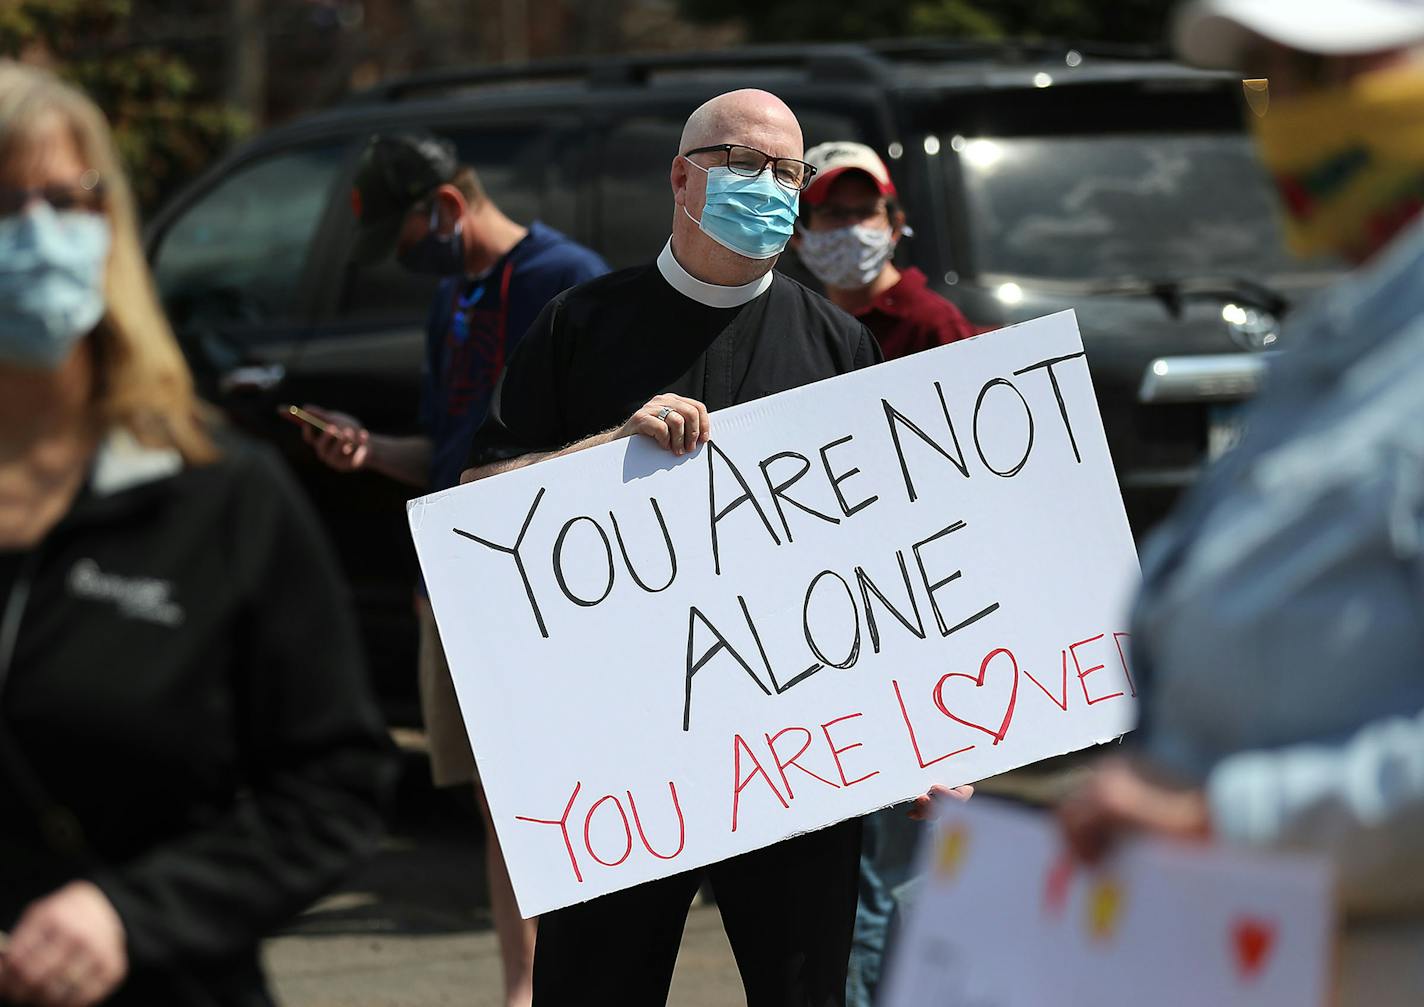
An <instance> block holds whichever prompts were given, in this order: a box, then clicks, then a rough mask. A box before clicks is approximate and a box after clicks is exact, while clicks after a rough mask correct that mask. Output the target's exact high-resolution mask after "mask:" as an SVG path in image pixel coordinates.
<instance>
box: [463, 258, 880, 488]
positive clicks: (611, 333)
mask: <svg viewBox="0 0 1424 1007" xmlns="http://www.w3.org/2000/svg"><path fill="white" fill-rule="evenodd" d="M881 359H882V357H881V354H880V347H879V346H878V345H877V344H876V342H875V337H874V336H872V335H871V334H870V331H869V330H868V329H867V328H866V327H865V326H864V325H862V324H861V323H860V322H858V321H856V320H855V319H854V318H852V317H851V316H850V315H848V314H846V313H845V312H844V311H842V310H841V309H839V308H837V307H836V306H835V305H833V304H831V302H830V301H828V300H826V299H825V298H824V297H821V296H819V295H818V294H815V293H812V292H811V291H809V290H807V289H806V288H805V287H803V286H802V285H801V284H799V283H797V282H796V281H795V280H792V279H790V278H789V277H786V276H783V275H781V274H780V273H776V272H770V273H767V274H766V275H765V276H763V277H761V278H760V279H759V280H757V281H755V282H753V283H750V284H747V285H745V286H743V287H718V286H714V285H712V284H707V283H703V282H702V281H700V280H697V279H695V278H693V277H692V276H690V275H688V274H687V273H686V271H685V270H683V269H682V267H681V266H680V265H679V264H678V262H677V260H676V259H675V258H674V257H673V254H672V246H671V243H669V244H668V245H667V246H666V247H665V248H664V249H663V252H662V254H661V255H660V256H659V257H658V260H657V262H655V263H650V264H649V265H646V266H638V267H634V268H632V269H623V270H619V271H618V272H615V273H609V274H608V275H606V276H601V277H599V278H597V279H594V280H590V281H588V282H586V283H582V284H580V285H578V286H576V287H573V288H571V289H569V290H566V291H564V292H563V293H562V294H559V295H558V296H557V297H555V298H554V299H553V300H552V301H550V302H549V304H548V305H547V306H546V307H545V308H544V310H543V311H542V312H541V313H540V314H539V316H538V318H536V319H535V320H534V324H533V325H532V326H531V327H530V329H529V331H528V332H527V333H526V334H525V335H524V338H523V339H522V340H521V341H520V343H519V346H518V349H517V350H516V351H515V352H514V354H513V356H511V357H510V360H509V364H508V367H507V369H506V371H505V374H504V377H503V379H502V381H501V383H500V387H499V389H498V390H497V392H496V394H495V401H494V403H493V405H492V406H491V412H490V419H489V420H488V421H487V422H486V423H485V425H484V427H483V428H482V429H481V431H480V433H479V435H478V436H477V437H476V438H475V443H474V447H473V450H472V452H471V456H470V463H471V465H479V464H484V463H487V462H488V461H490V460H492V459H494V458H497V457H501V456H508V455H511V454H518V453H524V452H528V451H548V450H553V449H557V448H561V447H564V446H566V445H568V444H571V443H573V442H575V441H578V440H582V439H583V438H585V437H589V436H591V435H593V434H597V433H602V432H603V431H605V430H610V429H612V428H614V427H617V426H620V425H621V424H622V423H623V422H624V421H626V420H627V419H628V417H629V416H631V415H633V413H635V412H637V411H638V410H639V409H640V408H642V407H643V405H645V404H646V403H647V401H648V400H649V399H651V398H653V397H654V396H655V395H658V394H661V393H665V392H670V393H673V394H676V395H681V396H684V397H687V398H691V399H697V400H698V401H700V402H702V403H703V404H704V405H706V406H707V408H708V409H709V410H717V409H723V408H726V407H727V406H732V405H737V404H738V403H742V402H749V401H751V400H753V399H758V398H761V397H763V396H766V395H773V394H775V393H777V392H781V391H786V390H787V389H790V388H796V387H799V386H801V385H805V384H809V383H810V382H812V381H819V380H821V379H823V378H829V377H834V376H835V375H837V374H844V373H846V372H848V371H852V370H855V369H857V368H860V367H868V366H870V365H871V364H875V363H879V362H880V360H881Z"/></svg>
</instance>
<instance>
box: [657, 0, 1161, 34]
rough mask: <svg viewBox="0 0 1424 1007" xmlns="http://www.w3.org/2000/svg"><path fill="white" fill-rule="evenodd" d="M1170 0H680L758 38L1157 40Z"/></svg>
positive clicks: (688, 11)
mask: <svg viewBox="0 0 1424 1007" xmlns="http://www.w3.org/2000/svg"><path fill="white" fill-rule="evenodd" d="M1172 5H1173V2H1172V0H837V2H836V3H826V2H825V0H775V2H773V3H768V2H766V0H681V6H682V11H683V13H684V14H685V15H686V16H687V17H689V18H691V19H693V20H698V21H724V20H728V19H731V18H737V19H740V20H742V21H743V22H745V24H746V25H747V29H748V33H749V36H750V38H751V40H752V41H754V42H793V41H813V40H814V41H830V40H839V41H860V40H866V39H877V38H890V37H895V36H918V37H923V36H925V35H938V36H942V37H948V38H962V39H995V38H1005V37H1013V38H1027V39H1033V38H1061V39H1065V40H1075V41H1088V40H1091V41H1097V42H1126V43H1143V44H1150V45H1156V44H1161V43H1162V42H1163V41H1164V40H1165V32H1166V23H1167V16H1168V14H1169V13H1170V10H1171V7H1172Z"/></svg>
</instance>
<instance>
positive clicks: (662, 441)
mask: <svg viewBox="0 0 1424 1007" xmlns="http://www.w3.org/2000/svg"><path fill="white" fill-rule="evenodd" d="M711 433H712V428H711V421H710V420H709V419H708V418H707V407H706V406H704V405H703V404H702V403H701V402H698V401H697V400H696V399H685V398H683V397H682V396H681V395H658V396H656V397H654V398H653V399H651V400H649V402H648V404H647V405H645V406H644V407H643V408H642V409H639V410H638V411H637V412H636V413H634V414H633V415H632V416H630V417H629V418H628V422H626V423H624V424H623V425H622V426H621V427H619V428H618V431H617V436H618V437H631V436H633V435H634V434H642V435H643V436H644V437H651V438H652V439H653V440H655V441H657V442H658V444H659V446H661V447H665V448H667V449H668V450H669V451H671V452H672V453H673V454H675V455H682V454H687V453H688V452H689V451H692V450H693V449H694V448H696V447H697V445H699V444H705V443H707V438H708V437H709V436H710V435H711Z"/></svg>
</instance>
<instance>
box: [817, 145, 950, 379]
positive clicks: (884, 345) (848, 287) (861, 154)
mask: <svg viewBox="0 0 1424 1007" xmlns="http://www.w3.org/2000/svg"><path fill="white" fill-rule="evenodd" d="M806 160H807V161H808V162H810V163H811V164H813V165H815V166H816V176H815V178H814V179H813V180H812V182H811V185H810V187H809V188H807V189H805V190H804V191H803V192H802V193H801V220H800V222H799V223H798V225H797V234H796V237H795V238H793V239H792V245H793V247H794V248H795V249H796V251H797V253H798V254H800V256H801V261H802V262H804V263H805V264H806V268H807V269H809V270H810V271H811V273H812V274H813V275H814V276H815V277H816V279H818V280H820V281H821V282H822V283H823V284H825V287H826V296H827V297H829V298H830V299H831V301H832V302H833V303H835V304H836V305H837V306H838V307H840V308H843V309H845V310H846V311H848V312H850V313H851V314H852V315H854V316H855V317H856V318H858V319H859V320H860V321H861V322H863V323H865V326H866V328H868V329H870V331H871V332H872V333H874V334H875V338H876V339H877V340H879V342H880V348H881V349H882V350H883V351H884V352H885V359H886V360H893V359H895V358H896V357H903V356H905V355H906V354H909V353H915V352H917V351H919V350H926V349H929V348H930V347H931V346H942V345H943V344H945V343H952V342H954V341H955V340H956V339H964V338H966V337H967V336H972V335H974V329H973V327H972V326H970V324H969V322H968V321H966V320H965V318H964V316H963V315H962V314H960V312H959V309H958V308H956V307H955V306H954V305H953V304H951V303H949V302H948V301H946V300H945V299H944V298H943V297H941V296H939V295H938V294H936V293H934V292H933V291H932V290H930V289H929V286H928V285H927V283H926V280H925V274H924V273H922V272H920V271H919V270H918V269H915V268H914V267H913V266H912V267H910V268H909V269H905V270H900V269H897V268H896V267H895V264H894V263H893V262H891V261H890V259H891V257H892V255H893V254H894V251H895V245H896V243H897V242H898V241H899V240H900V236H901V235H903V234H904V233H905V232H906V227H905V213H904V211H903V210H901V209H900V206H899V203H898V200H897V197H896V194H895V184H894V183H893V182H892V181H890V172H889V171H888V170H886V168H885V162H884V161H882V160H880V158H879V157H878V156H877V155H876V153H875V151H873V150H871V149H870V148H869V147H867V146H865V145H864V144H862V143H850V142H843V141H833V142H830V143H823V144H820V145H818V146H816V147H812V148H811V149H810V150H808V151H806Z"/></svg>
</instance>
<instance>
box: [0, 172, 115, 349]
mask: <svg viewBox="0 0 1424 1007" xmlns="http://www.w3.org/2000/svg"><path fill="white" fill-rule="evenodd" d="M109 244H110V230H109V220H108V218H107V217H105V216H104V215H103V214H99V213H89V212H87V211H83V210H56V209H54V208H53V207H52V206H50V205H49V204H48V203H46V202H44V201H43V200H38V201H36V202H35V203H34V204H33V205H32V206H30V207H28V208H26V209H24V210H22V211H21V212H19V213H16V214H13V215H11V216H8V217H5V218H3V219H0V362H3V363H8V364H19V365H21V366H24V367H35V368H43V369H45V370H54V369H56V368H58V367H59V365H60V364H62V363H63V362H64V360H65V359H66V358H67V357H68V356H69V353H70V351H71V350H73V349H74V347H75V345H76V344H77V343H78V342H79V340H81V339H83V338H84V337H85V336H86V335H88V334H89V332H90V331H91V330H92V329H93V328H94V326H95V325H97V324H99V319H100V318H102V317H103V315H104V306H105V302H104V276H105V266H106V264H107V263H108V259H109Z"/></svg>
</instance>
